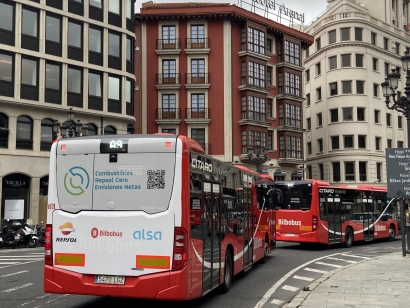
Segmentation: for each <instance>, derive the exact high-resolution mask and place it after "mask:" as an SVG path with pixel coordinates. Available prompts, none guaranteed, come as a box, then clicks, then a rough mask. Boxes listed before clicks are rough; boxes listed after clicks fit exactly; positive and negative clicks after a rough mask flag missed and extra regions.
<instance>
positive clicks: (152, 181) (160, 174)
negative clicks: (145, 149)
mask: <svg viewBox="0 0 410 308" xmlns="http://www.w3.org/2000/svg"><path fill="white" fill-rule="evenodd" d="M147 188H148V189H164V188H165V170H147Z"/></svg>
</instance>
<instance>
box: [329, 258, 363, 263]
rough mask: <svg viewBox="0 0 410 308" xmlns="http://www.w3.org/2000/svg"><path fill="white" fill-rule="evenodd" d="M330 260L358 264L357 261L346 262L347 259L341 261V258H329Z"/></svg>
mask: <svg viewBox="0 0 410 308" xmlns="http://www.w3.org/2000/svg"><path fill="white" fill-rule="evenodd" d="M328 259H329V260H336V261H343V262H347V263H357V261H352V260H345V259H339V258H332V257H329V258H328Z"/></svg>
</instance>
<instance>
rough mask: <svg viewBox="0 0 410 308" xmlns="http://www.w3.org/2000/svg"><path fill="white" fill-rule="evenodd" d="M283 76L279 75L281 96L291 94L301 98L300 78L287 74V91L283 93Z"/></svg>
mask: <svg viewBox="0 0 410 308" xmlns="http://www.w3.org/2000/svg"><path fill="white" fill-rule="evenodd" d="M282 74H283V73H281V72H280V73H279V80H280V82H279V94H290V95H294V96H300V76H299V75H296V74H292V73H289V72H285V91H283V82H282V79H283V77H282Z"/></svg>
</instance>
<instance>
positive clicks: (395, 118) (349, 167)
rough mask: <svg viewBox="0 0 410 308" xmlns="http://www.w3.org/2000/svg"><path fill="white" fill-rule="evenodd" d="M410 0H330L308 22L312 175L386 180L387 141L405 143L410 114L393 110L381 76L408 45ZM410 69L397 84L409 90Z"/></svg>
mask: <svg viewBox="0 0 410 308" xmlns="http://www.w3.org/2000/svg"><path fill="white" fill-rule="evenodd" d="M408 11H409V2H408V1H404V0H358V1H353V0H335V1H333V0H328V9H327V11H326V13H324V15H322V16H320V17H319V18H318V19H316V20H315V21H314V22H313V23H312V24H311V25H309V26H308V27H306V28H305V32H306V33H308V34H310V35H312V36H314V37H315V43H314V44H313V45H312V46H311V47H310V48H309V49H307V50H306V51H305V52H306V53H305V62H304V67H305V69H306V71H305V76H304V77H305V78H304V80H305V90H306V93H305V95H306V100H305V103H304V109H305V110H304V123H305V128H306V138H305V140H306V144H305V149H306V151H305V153H306V177H307V178H316V179H323V180H325V181H327V182H330V183H332V184H336V183H342V184H343V183H384V184H386V159H385V148H395V147H399V148H400V147H404V146H407V141H406V140H407V134H406V118H405V117H404V116H403V114H401V113H398V112H396V111H392V110H389V109H388V108H387V107H386V104H385V98H384V97H383V93H382V88H381V86H380V84H381V83H382V82H384V80H385V76H386V74H387V73H390V72H391V69H394V68H397V67H401V66H402V63H401V59H400V58H401V56H403V55H404V52H405V51H406V50H408V48H409V47H410V33H409V32H408V25H409V23H410V21H409V14H408ZM404 86H405V73H404V72H403V70H401V80H400V83H399V87H398V89H397V90H398V91H400V93H399V94H400V95H403V88H404Z"/></svg>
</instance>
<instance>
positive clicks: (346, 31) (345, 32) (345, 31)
mask: <svg viewBox="0 0 410 308" xmlns="http://www.w3.org/2000/svg"><path fill="white" fill-rule="evenodd" d="M340 32H341V37H342V41H349V40H350V28H341V29H340Z"/></svg>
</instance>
